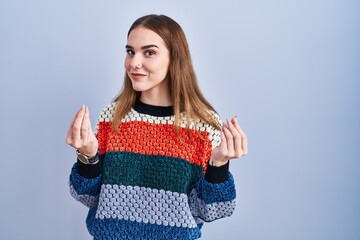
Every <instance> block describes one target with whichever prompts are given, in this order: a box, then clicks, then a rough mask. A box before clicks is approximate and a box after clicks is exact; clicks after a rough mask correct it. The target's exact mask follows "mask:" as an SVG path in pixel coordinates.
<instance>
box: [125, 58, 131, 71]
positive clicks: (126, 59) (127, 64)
mask: <svg viewBox="0 0 360 240" xmlns="http://www.w3.org/2000/svg"><path fill="white" fill-rule="evenodd" d="M124 67H125V69H126V70H128V69H129V67H130V61H129V58H128V57H126V58H125V61H124Z"/></svg>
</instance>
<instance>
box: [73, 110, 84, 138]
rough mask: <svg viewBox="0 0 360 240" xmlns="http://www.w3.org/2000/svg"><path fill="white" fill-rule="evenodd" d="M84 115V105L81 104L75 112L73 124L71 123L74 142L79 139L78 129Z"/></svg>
mask: <svg viewBox="0 0 360 240" xmlns="http://www.w3.org/2000/svg"><path fill="white" fill-rule="evenodd" d="M84 115H85V106H84V105H83V106H81V108H80V110H79V112H78V113H77V114H76V117H75V121H74V124H73V125H72V127H71V129H72V138H73V141H74V143H75V144H76V143H79V142H80V141H81V135H80V129H81V125H82V122H83V119H84Z"/></svg>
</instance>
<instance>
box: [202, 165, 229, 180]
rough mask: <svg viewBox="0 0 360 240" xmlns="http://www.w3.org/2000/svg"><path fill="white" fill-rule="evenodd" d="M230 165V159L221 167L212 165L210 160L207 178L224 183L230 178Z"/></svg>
mask: <svg viewBox="0 0 360 240" xmlns="http://www.w3.org/2000/svg"><path fill="white" fill-rule="evenodd" d="M229 165H230V161H228V162H227V163H226V164H225V165H223V166H220V167H215V166H211V165H210V164H209V162H208V164H207V169H206V173H205V180H206V181H208V182H211V183H222V182H225V181H227V180H228V179H229Z"/></svg>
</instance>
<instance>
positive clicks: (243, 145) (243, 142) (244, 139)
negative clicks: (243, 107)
mask: <svg viewBox="0 0 360 240" xmlns="http://www.w3.org/2000/svg"><path fill="white" fill-rule="evenodd" d="M232 120H233V121H232V122H233V123H234V126H235V128H236V129H237V130H238V132H239V133H240V134H241V138H242V140H241V148H242V150H243V152H244V154H245V155H246V154H247V153H248V141H247V136H246V134H245V132H244V131H243V130H242V128H241V127H240V125H239V124H238V121H237V116H236V115H235V116H234V117H233V119H232Z"/></svg>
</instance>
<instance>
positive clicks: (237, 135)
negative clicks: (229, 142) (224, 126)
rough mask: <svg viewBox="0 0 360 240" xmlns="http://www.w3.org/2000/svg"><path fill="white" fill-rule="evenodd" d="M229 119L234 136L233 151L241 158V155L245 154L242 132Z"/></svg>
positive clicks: (235, 155)
mask: <svg viewBox="0 0 360 240" xmlns="http://www.w3.org/2000/svg"><path fill="white" fill-rule="evenodd" d="M227 121H228V128H229V130H230V132H231V134H232V136H233V140H234V142H233V146H232V147H233V149H234V150H233V151H234V157H236V158H239V157H241V155H242V154H243V149H242V145H241V142H242V139H241V134H240V133H239V131H238V130H237V129H236V128H235V126H234V124H233V123H232V122H231V121H229V120H227Z"/></svg>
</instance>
